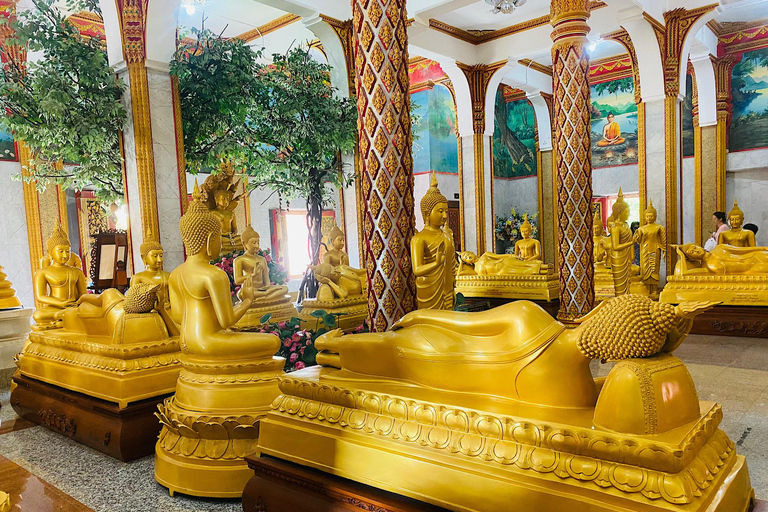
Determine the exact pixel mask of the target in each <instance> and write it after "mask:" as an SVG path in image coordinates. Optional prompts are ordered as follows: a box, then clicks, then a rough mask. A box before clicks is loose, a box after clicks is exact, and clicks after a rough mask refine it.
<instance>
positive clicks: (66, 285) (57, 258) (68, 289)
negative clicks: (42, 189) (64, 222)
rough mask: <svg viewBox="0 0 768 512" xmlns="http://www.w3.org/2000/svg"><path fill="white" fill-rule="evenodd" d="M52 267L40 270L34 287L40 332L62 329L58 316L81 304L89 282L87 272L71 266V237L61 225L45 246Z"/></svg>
mask: <svg viewBox="0 0 768 512" xmlns="http://www.w3.org/2000/svg"><path fill="white" fill-rule="evenodd" d="M45 247H46V250H47V252H48V256H50V258H51V264H50V265H49V266H47V267H43V268H41V269H40V270H38V271H36V272H35V274H34V276H32V286H33V291H34V294H35V303H36V304H37V309H36V310H35V312H34V313H33V314H32V318H33V319H34V320H35V322H36V323H37V325H35V326H34V327H33V329H35V330H37V331H40V330H44V329H52V328H56V327H60V319H58V318H56V313H59V312H60V311H63V310H65V309H66V308H69V307H73V306H75V305H77V301H78V299H79V298H80V297H81V296H82V295H84V294H85V293H86V288H87V287H88V281H87V280H86V278H85V274H83V271H82V270H80V269H79V268H76V267H71V266H69V265H68V262H69V261H70V257H71V251H70V243H69V237H68V236H67V233H66V232H65V231H64V230H63V229H62V228H61V224H58V225H57V226H56V228H55V229H54V230H53V233H51V237H50V238H49V239H48V241H47V242H46V244H45Z"/></svg>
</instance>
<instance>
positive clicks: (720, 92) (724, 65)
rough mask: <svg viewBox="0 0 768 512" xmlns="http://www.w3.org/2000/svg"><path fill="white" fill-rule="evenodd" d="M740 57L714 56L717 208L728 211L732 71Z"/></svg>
mask: <svg viewBox="0 0 768 512" xmlns="http://www.w3.org/2000/svg"><path fill="white" fill-rule="evenodd" d="M738 61H739V59H737V58H736V57H734V56H733V55H726V56H725V57H719V58H712V67H713V68H714V71H715V94H716V98H717V128H716V135H715V137H716V139H715V151H716V153H715V154H716V159H715V162H716V165H717V169H716V178H715V187H716V197H717V200H716V202H717V210H719V211H726V209H727V208H728V205H726V200H725V169H726V162H727V157H728V125H729V124H730V122H731V72H732V71H733V66H735V65H736V64H737V63H738Z"/></svg>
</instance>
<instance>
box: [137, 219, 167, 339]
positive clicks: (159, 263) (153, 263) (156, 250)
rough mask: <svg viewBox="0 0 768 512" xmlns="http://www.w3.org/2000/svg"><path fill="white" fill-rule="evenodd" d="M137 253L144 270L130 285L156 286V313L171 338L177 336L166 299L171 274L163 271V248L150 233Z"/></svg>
mask: <svg viewBox="0 0 768 512" xmlns="http://www.w3.org/2000/svg"><path fill="white" fill-rule="evenodd" d="M139 252H140V253H141V260H142V261H143V262H144V267H145V268H144V270H142V271H141V272H139V273H137V274H135V275H134V276H133V277H132V278H131V285H133V286H135V285H137V284H139V283H147V284H149V285H153V286H154V285H158V288H157V307H156V311H157V312H158V313H160V316H162V317H163V321H164V322H165V325H166V326H167V327H168V333H169V334H170V335H171V336H178V335H179V327H178V326H177V325H176V322H174V321H173V319H172V318H171V314H170V309H171V301H170V299H169V298H168V279H169V278H170V276H171V273H170V272H166V271H165V270H163V246H162V245H160V242H159V241H158V240H156V239H155V238H154V237H153V236H152V233H151V231H150V232H148V233H147V235H146V236H145V239H144V243H142V244H141V246H140V247H139Z"/></svg>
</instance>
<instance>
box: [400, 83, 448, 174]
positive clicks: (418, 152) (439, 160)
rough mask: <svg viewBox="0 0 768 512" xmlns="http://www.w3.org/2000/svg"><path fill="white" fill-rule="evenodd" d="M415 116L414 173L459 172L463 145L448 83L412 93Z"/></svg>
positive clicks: (412, 113) (412, 108) (413, 129)
mask: <svg viewBox="0 0 768 512" xmlns="http://www.w3.org/2000/svg"><path fill="white" fill-rule="evenodd" d="M411 117H412V119H413V126H412V135H413V172H414V174H422V173H428V172H431V171H437V172H445V173H452V174H457V173H458V172H459V147H458V140H457V135H456V111H455V108H454V102H453V96H452V95H451V91H449V90H448V88H447V87H445V86H444V85H440V84H433V85H432V87H430V88H427V89H423V90H420V91H418V92H413V93H411Z"/></svg>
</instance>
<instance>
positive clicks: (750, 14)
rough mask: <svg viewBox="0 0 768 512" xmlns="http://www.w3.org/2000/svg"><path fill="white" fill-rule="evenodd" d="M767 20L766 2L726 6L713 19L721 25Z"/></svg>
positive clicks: (766, 0)
mask: <svg viewBox="0 0 768 512" xmlns="http://www.w3.org/2000/svg"><path fill="white" fill-rule="evenodd" d="M766 18H768V0H760V1H754V2H751V3H745V4H742V5H739V6H737V7H729V6H728V5H726V6H724V7H723V8H721V12H719V13H718V15H717V16H715V19H716V20H717V21H719V22H721V23H724V22H738V21H755V20H762V19H766Z"/></svg>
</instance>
